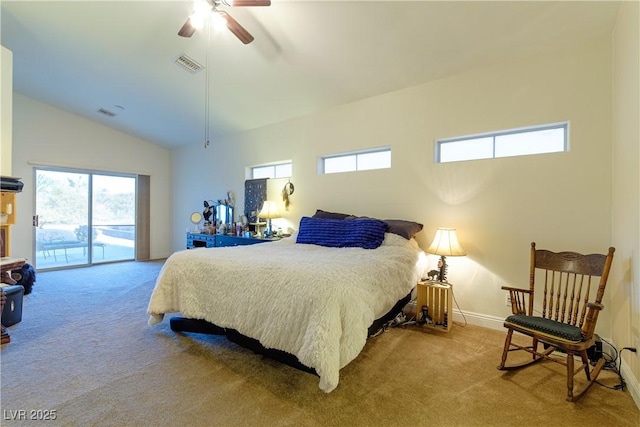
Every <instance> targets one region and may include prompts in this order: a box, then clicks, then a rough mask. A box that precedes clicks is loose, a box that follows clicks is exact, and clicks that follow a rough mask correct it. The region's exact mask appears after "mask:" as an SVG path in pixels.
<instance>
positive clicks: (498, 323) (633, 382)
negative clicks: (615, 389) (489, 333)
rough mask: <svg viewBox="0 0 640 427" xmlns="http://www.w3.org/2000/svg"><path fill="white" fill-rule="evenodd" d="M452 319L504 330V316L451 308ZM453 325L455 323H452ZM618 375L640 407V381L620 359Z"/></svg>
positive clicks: (609, 340) (608, 340)
mask: <svg viewBox="0 0 640 427" xmlns="http://www.w3.org/2000/svg"><path fill="white" fill-rule="evenodd" d="M453 321H454V322H456V323H468V324H470V325H475V326H482V327H485V328H489V329H495V330H498V331H503V330H504V325H503V323H504V318H502V317H496V316H490V315H487V314H482V313H473V312H470V311H461V310H455V309H454V310H453ZM454 327H455V325H454ZM606 340H607V342H610V343H612V345H615V344H613V341H612V340H611V339H609V338H606ZM620 375H622V378H624V381H625V383H626V385H627V390H629V394H631V397H632V398H633V401H634V402H635V404H636V406H637V407H638V408H639V409H640V382H638V379H637V378H636V377H635V376H634V375H633V372H632V370H631V368H630V367H629V365H628V364H627V362H626V361H625V360H624V358H623V359H622V361H621V363H620Z"/></svg>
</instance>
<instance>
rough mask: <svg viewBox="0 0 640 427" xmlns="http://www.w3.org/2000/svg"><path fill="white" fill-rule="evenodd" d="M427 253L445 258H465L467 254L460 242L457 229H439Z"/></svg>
mask: <svg viewBox="0 0 640 427" xmlns="http://www.w3.org/2000/svg"><path fill="white" fill-rule="evenodd" d="M427 253H430V254H434V255H441V256H442V255H444V256H463V255H466V254H467V253H466V252H465V251H464V249H462V246H460V243H459V242H458V236H457V235H456V229H455V228H438V230H437V231H436V237H435V238H434V239H433V243H431V246H429V249H427Z"/></svg>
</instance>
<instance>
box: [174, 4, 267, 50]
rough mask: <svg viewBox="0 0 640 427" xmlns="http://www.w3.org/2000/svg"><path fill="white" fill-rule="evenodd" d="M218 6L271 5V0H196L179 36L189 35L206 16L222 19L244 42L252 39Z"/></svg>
mask: <svg viewBox="0 0 640 427" xmlns="http://www.w3.org/2000/svg"><path fill="white" fill-rule="evenodd" d="M220 6H231V7H244V6H271V0H196V1H195V2H194V11H193V14H192V15H191V16H189V18H187V22H185V23H184V25H183V26H182V28H180V31H178V35H179V36H181V37H191V36H192V35H193V34H194V33H195V32H196V30H198V29H199V28H202V27H203V26H204V22H205V20H206V19H207V18H209V17H211V18H212V19H214V20H220V21H224V23H225V24H226V26H227V28H229V31H231V32H232V33H233V34H234V35H235V36H236V37H237V38H238V39H240V41H241V42H242V43H244V44H249V43H251V42H252V41H253V36H252V35H251V34H250V33H249V32H248V31H247V30H245V28H244V27H243V26H242V25H240V24H239V23H238V21H236V20H235V19H233V18H232V17H231V15H229V14H228V13H227V12H225V11H224V10H219V9H218V7H220Z"/></svg>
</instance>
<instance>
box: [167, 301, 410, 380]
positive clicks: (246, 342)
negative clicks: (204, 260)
mask: <svg viewBox="0 0 640 427" xmlns="http://www.w3.org/2000/svg"><path fill="white" fill-rule="evenodd" d="M409 301H411V292H409V294H408V295H407V296H405V297H404V298H402V299H401V300H399V301H398V302H397V303H396V305H394V306H393V308H392V309H391V310H389V312H388V313H387V314H385V315H383V316H382V317H380V318H378V319H376V320H374V321H373V323H372V324H371V326H369V329H368V332H367V336H368V337H371V336H373V335H375V334H376V333H378V331H380V329H382V328H383V327H384V325H385V324H386V323H387V322H389V321H391V320H393V319H394V318H395V317H396V316H397V315H398V313H400V312H401V311H402V309H403V308H404V306H406V305H407V304H408V303H409ZM169 325H170V327H171V330H172V331H175V332H193V333H199V334H209V335H226V336H227V338H228V339H229V341H231V342H234V343H236V344H238V345H240V346H242V347H245V348H248V349H249V350H251V351H253V352H254V353H257V354H260V355H262V356H265V357H268V358H270V359H275V360H277V361H279V362H281V363H284V364H286V365H289V366H291V367H293V368H296V369H299V370H301V371H304V372H309V373H311V374H314V375H317V373H316V371H315V369H313V368H310V367H308V366H306V365H304V364H302V362H300V360H298V358H297V357H296V356H295V355H293V354H290V353H287V352H285V351H282V350H277V349H274V348H266V347H264V346H263V345H262V343H261V342H260V341H258V340H257V339H255V338H251V337H248V336H246V335H242V334H241V333H240V332H238V331H236V330H235V329H230V328H221V327H220V326H217V325H214V324H213V323H210V322H207V321H206V320H202V319H190V318H187V317H172V318H171V319H170V321H169Z"/></svg>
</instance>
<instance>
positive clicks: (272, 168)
mask: <svg viewBox="0 0 640 427" xmlns="http://www.w3.org/2000/svg"><path fill="white" fill-rule="evenodd" d="M292 171H293V162H283V163H274V164H270V165H262V166H252V167H251V179H259V178H291V173H292Z"/></svg>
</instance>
